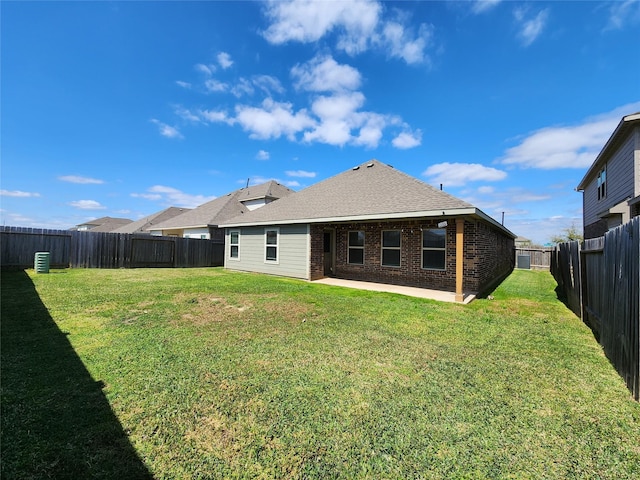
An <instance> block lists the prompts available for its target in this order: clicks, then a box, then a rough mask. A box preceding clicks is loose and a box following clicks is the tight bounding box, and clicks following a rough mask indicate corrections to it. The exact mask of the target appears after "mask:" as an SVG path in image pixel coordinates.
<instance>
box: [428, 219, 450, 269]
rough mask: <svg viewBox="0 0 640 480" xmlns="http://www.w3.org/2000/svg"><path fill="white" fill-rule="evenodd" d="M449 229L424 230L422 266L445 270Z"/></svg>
mask: <svg viewBox="0 0 640 480" xmlns="http://www.w3.org/2000/svg"><path fill="white" fill-rule="evenodd" d="M446 246H447V231H446V230H445V229H444V228H427V229H424V230H423V231H422V268H424V269H428V270H445V268H446V258H447V255H446V253H447V248H446Z"/></svg>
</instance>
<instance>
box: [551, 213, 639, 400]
mask: <svg viewBox="0 0 640 480" xmlns="http://www.w3.org/2000/svg"><path fill="white" fill-rule="evenodd" d="M551 273H552V274H553V276H554V277H555V279H556V281H557V282H558V288H559V289H560V290H561V291H562V292H563V293H564V294H565V295H566V298H567V304H568V305H569V307H570V308H571V310H573V311H574V312H575V313H576V314H577V315H579V316H580V317H581V318H582V319H583V321H584V322H585V323H586V324H587V325H589V327H591V329H592V330H593V332H594V335H595V337H596V338H597V339H598V342H600V344H601V345H602V347H603V349H604V352H605V354H606V355H607V357H608V358H609V360H610V361H611V363H612V364H613V365H614V367H615V368H616V370H617V371H618V373H619V374H620V375H621V376H622V378H624V380H625V381H626V383H627V386H628V387H629V390H631V392H632V394H633V397H634V398H635V399H636V400H640V291H639V289H640V217H635V218H634V219H633V220H632V221H631V222H629V223H627V224H625V225H622V226H620V227H618V228H615V229H613V230H611V231H609V232H607V233H606V234H605V236H604V237H600V238H596V239H590V240H586V241H585V242H584V244H583V245H582V246H581V245H580V244H579V243H578V242H570V243H562V244H560V245H558V246H557V247H556V249H555V250H554V252H553V253H552V262H551Z"/></svg>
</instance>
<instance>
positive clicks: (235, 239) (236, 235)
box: [229, 230, 240, 260]
mask: <svg viewBox="0 0 640 480" xmlns="http://www.w3.org/2000/svg"><path fill="white" fill-rule="evenodd" d="M229 258H233V259H235V260H239V259H240V232H239V231H238V230H231V231H230V232H229Z"/></svg>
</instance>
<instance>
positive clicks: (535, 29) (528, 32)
mask: <svg viewBox="0 0 640 480" xmlns="http://www.w3.org/2000/svg"><path fill="white" fill-rule="evenodd" d="M527 13H528V9H527V8H526V7H518V8H516V9H515V10H514V11H513V16H514V18H515V20H516V23H517V24H518V29H519V31H518V37H519V38H520V41H521V42H522V44H523V45H524V46H525V47H528V46H529V45H531V44H532V43H533V42H534V41H535V40H536V39H537V38H538V37H539V36H540V34H541V33H542V31H543V30H544V27H545V26H546V24H547V21H548V19H549V10H548V9H544V10H541V11H540V12H538V14H537V15H535V16H534V17H533V18H526V16H527Z"/></svg>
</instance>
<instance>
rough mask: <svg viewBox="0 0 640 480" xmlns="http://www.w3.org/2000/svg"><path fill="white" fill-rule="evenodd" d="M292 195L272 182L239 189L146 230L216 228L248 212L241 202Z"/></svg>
mask: <svg viewBox="0 0 640 480" xmlns="http://www.w3.org/2000/svg"><path fill="white" fill-rule="evenodd" d="M291 193H294V192H293V190H290V189H288V188H287V187H285V186H283V185H280V184H279V183H277V182H274V181H273V180H271V181H269V182H266V183H263V184H260V185H252V186H250V187H246V188H240V189H238V190H234V191H233V192H230V193H227V194H226V195H222V196H220V197H218V198H215V199H213V200H211V201H210V202H207V203H204V204H202V205H200V206H199V207H197V208H194V209H193V210H190V211H188V212H185V213H183V214H182V215H178V216H176V217H174V218H172V219H170V220H167V221H164V222H161V223H158V224H156V225H154V226H152V227H150V228H148V230H170V229H179V228H192V227H205V226H217V225H219V224H221V223H222V222H224V221H227V220H229V219H231V218H233V217H235V216H238V215H241V214H243V213H246V212H249V209H248V208H247V207H245V206H244V205H243V204H242V203H241V201H248V200H254V199H256V198H265V197H266V198H271V199H276V198H280V197H283V196H286V195H289V194H291Z"/></svg>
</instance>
